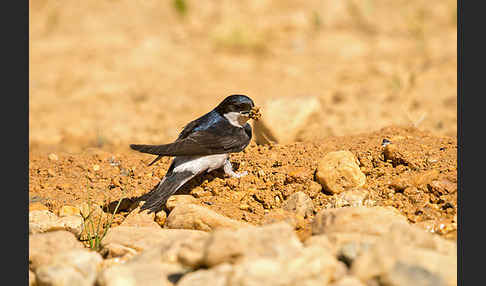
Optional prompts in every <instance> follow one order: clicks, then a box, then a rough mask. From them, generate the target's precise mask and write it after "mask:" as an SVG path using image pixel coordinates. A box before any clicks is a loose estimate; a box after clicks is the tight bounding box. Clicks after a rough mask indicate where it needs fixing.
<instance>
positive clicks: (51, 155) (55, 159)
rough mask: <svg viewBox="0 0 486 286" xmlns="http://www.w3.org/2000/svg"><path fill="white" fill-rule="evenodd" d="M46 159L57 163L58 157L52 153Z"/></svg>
mask: <svg viewBox="0 0 486 286" xmlns="http://www.w3.org/2000/svg"><path fill="white" fill-rule="evenodd" d="M48 158H49V160H51V161H57V160H58V159H59V157H57V155H56V154H54V153H51V154H49V156H48Z"/></svg>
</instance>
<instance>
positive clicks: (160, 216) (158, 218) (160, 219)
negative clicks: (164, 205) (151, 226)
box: [155, 210, 167, 226]
mask: <svg viewBox="0 0 486 286" xmlns="http://www.w3.org/2000/svg"><path fill="white" fill-rule="evenodd" d="M166 220H167V214H166V213H165V212H164V211H163V210H161V211H159V212H157V213H156V214H155V222H156V223H157V224H158V225H160V226H164V224H165V221H166Z"/></svg>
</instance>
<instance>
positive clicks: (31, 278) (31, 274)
mask: <svg viewBox="0 0 486 286" xmlns="http://www.w3.org/2000/svg"><path fill="white" fill-rule="evenodd" d="M36 283H37V282H36V281H35V274H34V272H32V271H31V270H29V286H34V285H36Z"/></svg>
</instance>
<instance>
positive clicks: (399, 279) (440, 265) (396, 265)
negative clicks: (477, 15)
mask: <svg viewBox="0 0 486 286" xmlns="http://www.w3.org/2000/svg"><path fill="white" fill-rule="evenodd" d="M351 273H352V274H353V275H354V276H356V277H358V278H359V279H360V280H361V281H364V282H366V283H371V282H373V281H376V280H379V281H380V283H383V284H386V285H456V283H457V255H456V245H455V243H453V242H450V241H447V240H445V239H443V238H441V237H439V236H437V235H435V234H431V233H428V232H425V231H423V230H421V229H419V228H417V227H414V226H404V225H393V227H392V228H391V230H390V233H389V234H387V235H384V236H382V237H380V239H379V240H377V241H376V243H374V244H373V245H372V246H371V248H370V249H369V250H368V251H366V252H364V253H362V254H361V255H359V256H358V257H357V258H356V260H355V261H354V263H353V265H352V267H351Z"/></svg>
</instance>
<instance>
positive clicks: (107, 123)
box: [29, 0, 457, 152]
mask: <svg viewBox="0 0 486 286" xmlns="http://www.w3.org/2000/svg"><path fill="white" fill-rule="evenodd" d="M456 4H457V3H456V1H455V0H446V1H428V0H407V1H404V0H403V1H402V0H396V1H385V0H342V1H333V0H326V1H314V0H307V1H286V0H280V1H268V0H252V1H195V0H165V1H157V0H143V1H142V0H137V1H135V0H130V1H126V0H110V1H106V0H104V1H100V0H83V1H77V0H76V1H72V0H64V1H53V0H30V1H29V5H30V31H29V39H30V45H29V51H30V53H29V60H30V67H29V83H30V85H29V89H30V94H29V134H30V138H29V143H30V149H31V150H48V151H53V150H56V151H67V152H80V151H82V150H83V149H85V148H88V147H101V148H108V149H116V148H125V149H127V150H128V144H130V143H147V144H150V143H154V144H161V143H168V142H170V141H172V140H174V139H175V138H176V137H177V135H178V133H179V132H180V131H181V129H182V128H183V127H184V125H185V124H186V123H188V122H189V121H190V120H193V119H195V118H196V117H198V116H201V115H203V114H204V113H206V112H208V111H209V110H211V109H212V108H214V107H215V106H216V105H217V104H218V103H219V102H220V101H221V100H222V99H224V98H225V97H226V96H228V95H230V94H234V93H243V94H247V95H249V96H250V97H251V98H253V100H254V101H255V103H256V104H257V105H260V106H269V107H268V108H269V109H272V108H274V109H275V108H277V109H278V108H279V107H272V106H271V104H272V102H273V101H275V100H277V99H280V98H284V99H288V98H297V99H298V98H302V99H305V100H308V99H311V100H313V101H312V102H314V103H313V105H312V106H313V107H312V112H311V114H307V115H305V118H303V117H299V120H301V121H302V123H305V125H304V127H305V128H304V127H302V126H301V127H299V128H300V129H299V130H298V132H296V133H295V134H296V135H295V136H294V137H293V138H292V139H291V140H294V141H305V140H319V139H325V138H326V137H328V136H333V135H350V134H357V133H365V132H370V131H375V130H378V129H380V128H382V127H385V126H389V125H391V124H397V125H412V126H416V127H418V128H419V129H422V130H428V131H431V132H433V133H434V134H437V135H449V136H456V131H457V116H456V113H457V24H456V23H457V7H456ZM316 102H317V104H315V103H316ZM294 107H295V108H297V109H299V108H301V109H306V108H307V107H306V105H305V104H301V105H295V106H294ZM294 112H295V114H298V113H299V112H301V111H299V110H295V111H292V113H294ZM276 113H277V114H278V112H276ZM282 113H284V112H282ZM263 116H265V113H263ZM286 116H287V117H289V116H292V114H287V115H286Z"/></svg>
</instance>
